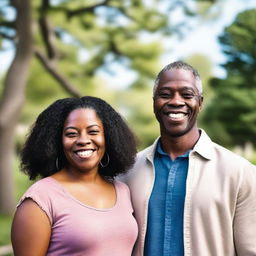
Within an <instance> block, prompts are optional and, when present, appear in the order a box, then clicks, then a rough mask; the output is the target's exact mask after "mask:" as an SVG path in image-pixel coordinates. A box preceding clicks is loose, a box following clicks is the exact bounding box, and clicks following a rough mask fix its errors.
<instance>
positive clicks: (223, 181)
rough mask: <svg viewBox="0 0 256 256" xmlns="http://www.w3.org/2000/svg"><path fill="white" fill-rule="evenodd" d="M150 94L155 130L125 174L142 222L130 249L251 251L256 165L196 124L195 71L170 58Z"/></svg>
mask: <svg viewBox="0 0 256 256" xmlns="http://www.w3.org/2000/svg"><path fill="white" fill-rule="evenodd" d="M220 100H221V99H220ZM153 102H154V113H155V116H156V119H157V120H158V122H159V125H160V137H159V138H158V139H157V140H156V141H155V142H154V144H153V145H151V146H150V147H148V148H146V149H145V150H143V151H142V152H140V153H139V154H138V156H137V160H136V163H135V165H134V167H133V168H132V170H131V171H130V172H129V173H128V174H127V175H126V176H125V177H124V178H123V179H124V181H125V182H126V183H127V184H128V185H129V187H130V190H131V196H132V200H133V206H134V211H135V217H136V219H137V221H138V225H139V230H140V231H139V238H138V241H137V243H136V246H135V248H134V254H133V255H135V256H142V255H145V256H162V255H163V256H165V255H166V256H167V255H168V256H182V255H185V256H190V255H191V256H235V255H239V256H253V255H254V256H255V255H256V168H255V166H254V165H252V164H251V163H249V162H248V161H247V160H245V159H244V158H242V157H240V156H238V155H236V154H234V153H232V152H231V151H229V150H227V149H225V148H223V147H221V146H220V145H217V144H215V143H214V142H212V141H211V140H210V138H209V137H208V136H207V134H206V133H205V132H204V131H203V130H202V129H198V127H197V117H198V113H199V112H200V111H201V109H202V103H203V96H202V83H201V79H200V76H199V74H198V72H197V71H196V70H195V69H194V68H193V67H191V66H190V65H188V64H186V63H184V62H181V61H178V62H174V63H171V64H169V65H167V66H166V67H165V68H164V69H163V70H162V71H161V72H160V73H159V74H158V76H157V79H156V82H155V86H154V92H153Z"/></svg>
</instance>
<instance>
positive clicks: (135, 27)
mask: <svg viewBox="0 0 256 256" xmlns="http://www.w3.org/2000/svg"><path fill="white" fill-rule="evenodd" d="M178 59H181V60H184V61H186V62H188V63H190V64H191V65H192V66H194V67H196V68H197V69H198V70H199V73H200V74H201V76H202V80H203V84H204V99H205V101H204V109H203V112H202V113H201V115H200V120H199V121H200V124H199V125H200V127H202V128H204V129H205V130H206V131H207V132H208V134H209V135H210V136H211V137H212V139H213V140H214V141H216V142H218V143H220V144H221V145H223V146H225V147H228V148H229V149H231V150H233V151H235V152H238V153H239V154H241V155H243V156H244V157H246V158H247V159H248V160H250V161H252V162H253V163H254V164H255V163H256V149H255V146H256V136H255V134H256V111H255V107H256V71H255V70H256V2H255V0H247V1H244V0H180V1H177V0H172V1H170V0H33V1H32V0H1V1H0V97H1V98H0V246H3V245H8V244H10V237H9V234H10V225H11V219H12V216H13V212H14V209H15V205H16V203H17V201H18V199H19V197H20V196H21V195H22V193H23V192H24V191H25V189H26V188H27V187H28V186H29V185H30V184H31V182H30V181H28V178H27V177H26V176H25V175H24V174H22V173H20V172H19V151H20V148H21V146H22V144H23V142H24V139H25V137H26V134H27V132H28V130H29V128H30V126H31V124H32V123H33V121H34V120H35V118H36V117H37V115H38V114H39V113H40V112H41V111H42V110H43V109H45V108H46V107H47V106H48V105H49V104H50V103H52V102H53V101H54V100H56V99H59V98H63V97H69V96H74V97H77V96H80V95H93V96H97V97H101V98H103V99H105V100H106V101H107V102H109V103H111V105H113V106H114V107H115V108H116V109H117V110H118V111H119V112H120V113H121V114H122V115H123V116H124V117H125V118H126V120H127V121H128V123H129V124H130V127H131V128H132V129H133V131H134V132H135V134H136V135H137V137H138V139H139V145H138V147H139V148H138V149H142V148H144V147H146V146H148V145H149V144H151V143H152V141H153V140H154V139H155V138H156V136H158V134H159V131H158V124H157V122H156V121H155V119H154V115H153V111H152V86H153V83H154V78H155V77H156V75H157V73H158V72H159V71H160V69H161V68H162V67H163V66H164V65H166V64H168V63H170V62H172V61H175V60H178ZM38 146H39V147H40V145H38ZM0 255H12V254H11V253H10V254H4V253H3V252H2V254H1V247H0Z"/></svg>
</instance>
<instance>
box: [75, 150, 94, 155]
mask: <svg viewBox="0 0 256 256" xmlns="http://www.w3.org/2000/svg"><path fill="white" fill-rule="evenodd" d="M92 153H93V150H92V149H90V150H84V151H78V152H77V154H78V155H79V156H81V157H86V156H90V155H91V154H92Z"/></svg>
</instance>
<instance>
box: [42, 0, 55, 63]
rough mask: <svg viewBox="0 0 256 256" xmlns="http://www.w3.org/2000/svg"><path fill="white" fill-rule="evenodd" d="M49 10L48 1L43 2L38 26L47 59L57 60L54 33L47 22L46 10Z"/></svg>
mask: <svg viewBox="0 0 256 256" xmlns="http://www.w3.org/2000/svg"><path fill="white" fill-rule="evenodd" d="M48 8H49V0H43V1H42V4H41V8H40V18H39V25H40V29H41V35H42V38H43V41H44V44H45V47H46V51H47V55H48V58H50V59H55V58H57V56H58V54H57V50H56V49H55V47H54V38H55V33H54V30H53V28H52V27H51V25H50V23H49V22H48V20H47V16H46V14H47V10H48Z"/></svg>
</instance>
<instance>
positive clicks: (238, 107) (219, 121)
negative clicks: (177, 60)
mask: <svg viewBox="0 0 256 256" xmlns="http://www.w3.org/2000/svg"><path fill="white" fill-rule="evenodd" d="M255 22H256V9H253V10H249V11H245V12H242V13H240V14H239V15H238V16H237V18H236V19H235V21H234V23H233V24H232V25H230V26H229V27H227V28H226V29H225V32H224V34H223V35H222V36H221V37H220V42H221V43H222V47H223V51H224V53H225V54H226V55H227V57H228V59H227V62H226V63H225V64H224V65H223V66H224V67H225V68H226V69H227V78H226V79H217V78H215V79H212V81H211V87H212V89H213V90H214V93H215V96H214V98H213V99H212V101H211V103H210V104H209V106H208V107H207V109H206V111H205V114H204V119H203V120H204V123H205V124H207V126H208V127H209V129H210V130H211V133H212V135H213V138H214V140H216V141H218V142H219V141H221V142H222V144H223V142H224V143H225V144H226V145H228V146H234V145H241V146H243V145H245V144H246V142H248V141H249V142H252V143H253V144H254V146H255V145H256V141H255V134H256V114H255V107H256V74H255V69H256V48H255V41H256V28H255ZM220 134H221V135H220Z"/></svg>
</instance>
